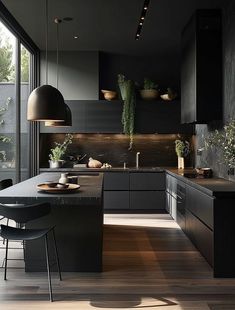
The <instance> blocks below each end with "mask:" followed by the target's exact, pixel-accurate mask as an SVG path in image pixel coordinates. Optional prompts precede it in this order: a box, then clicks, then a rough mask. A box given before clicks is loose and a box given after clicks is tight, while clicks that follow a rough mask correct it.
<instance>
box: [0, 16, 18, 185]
mask: <svg viewBox="0 0 235 310" xmlns="http://www.w3.org/2000/svg"><path fill="white" fill-rule="evenodd" d="M16 46H17V40H16V37H15V36H14V35H13V34H12V33H11V32H10V31H9V30H8V29H7V28H6V27H5V26H4V25H3V24H2V23H1V22H0V179H6V178H11V179H13V181H14V182H15V181H16V83H15V80H16V79H15V77H16Z"/></svg>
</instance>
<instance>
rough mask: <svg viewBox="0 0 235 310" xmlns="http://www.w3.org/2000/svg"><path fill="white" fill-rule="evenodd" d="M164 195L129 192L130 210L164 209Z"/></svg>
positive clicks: (153, 192)
mask: <svg viewBox="0 0 235 310" xmlns="http://www.w3.org/2000/svg"><path fill="white" fill-rule="evenodd" d="M165 197H166V194H165V192H164V191H159V192H157V191H139V192H136V191H132V192H130V208H131V209H141V210H152V209H159V210H160V209H161V210H163V209H165V202H166V198H165Z"/></svg>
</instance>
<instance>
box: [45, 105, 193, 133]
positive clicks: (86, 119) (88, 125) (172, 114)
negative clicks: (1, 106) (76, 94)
mask: <svg viewBox="0 0 235 310" xmlns="http://www.w3.org/2000/svg"><path fill="white" fill-rule="evenodd" d="M66 103H67V104H68V105H69V107H70V109H71V112H72V120H73V126H72V127H64V128H63V127H54V128H53V127H45V126H44V123H42V124H41V133H69V132H70V133H117V134H118V133H122V131H123V129H122V122H121V120H122V106H123V104H122V101H119V100H114V101H106V100H92V101H90V100H86V101H82V100H81V101H80V100H78V101H66ZM135 133H137V134H154V133H159V134H171V133H180V134H192V133H193V126H192V125H191V124H184V125H181V124H180V101H179V100H174V101H170V102H166V101H163V100H154V101H137V103H136V114H135Z"/></svg>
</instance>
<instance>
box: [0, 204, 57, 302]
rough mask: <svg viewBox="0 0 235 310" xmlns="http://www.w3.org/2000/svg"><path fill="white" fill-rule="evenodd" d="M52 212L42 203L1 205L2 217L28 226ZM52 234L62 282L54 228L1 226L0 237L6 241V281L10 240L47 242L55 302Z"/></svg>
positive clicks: (49, 276)
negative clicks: (50, 244) (52, 270)
mask: <svg viewBox="0 0 235 310" xmlns="http://www.w3.org/2000/svg"><path fill="white" fill-rule="evenodd" d="M50 212H51V205H50V204H49V203H41V204H35V205H25V206H20V207H19V206H14V205H13V206H8V205H2V204H0V215H2V216H4V217H6V218H8V219H11V220H14V221H15V222H16V223H19V224H20V225H22V224H26V223H27V222H29V221H31V220H34V219H37V218H40V217H42V216H45V215H47V214H49V213H50ZM49 232H52V237H53V241H54V248H55V254H56V263H57V267H58V273H59V278H60V281H61V280H62V277H61V271H60V263H59V256H58V250H57V245H56V238H55V231H54V227H50V228H46V229H22V228H15V227H11V226H6V225H1V231H0V235H1V237H2V238H4V239H6V256H5V272H4V280H6V276H7V258H8V242H9V240H21V241H23V242H25V241H29V240H36V239H39V238H44V240H45V252H46V263H47V274H48V286H49V294H50V301H53V294H52V286H51V272H50V264H49V252H48V233H49Z"/></svg>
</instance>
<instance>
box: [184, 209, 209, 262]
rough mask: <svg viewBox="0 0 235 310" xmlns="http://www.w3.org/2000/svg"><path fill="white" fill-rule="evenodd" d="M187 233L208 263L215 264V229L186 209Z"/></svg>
mask: <svg viewBox="0 0 235 310" xmlns="http://www.w3.org/2000/svg"><path fill="white" fill-rule="evenodd" d="M186 233H187V235H188V237H189V238H190V239H191V241H192V242H193V243H194V245H195V246H196V247H197V248H198V250H199V251H200V253H201V254H202V255H203V256H204V257H205V258H206V260H207V261H208V263H209V264H210V265H211V266H213V251H214V250H213V231H211V230H210V229H209V228H208V227H207V226H206V225H204V224H203V223H202V222H201V221H200V220H199V219H198V218H196V217H195V216H194V215H193V214H192V213H191V212H190V211H186Z"/></svg>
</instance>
